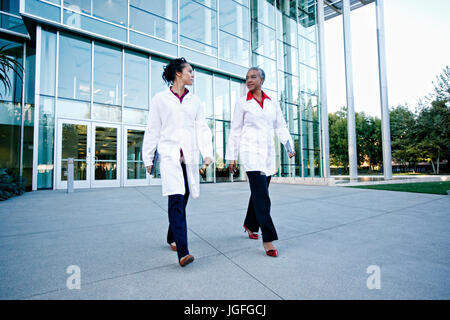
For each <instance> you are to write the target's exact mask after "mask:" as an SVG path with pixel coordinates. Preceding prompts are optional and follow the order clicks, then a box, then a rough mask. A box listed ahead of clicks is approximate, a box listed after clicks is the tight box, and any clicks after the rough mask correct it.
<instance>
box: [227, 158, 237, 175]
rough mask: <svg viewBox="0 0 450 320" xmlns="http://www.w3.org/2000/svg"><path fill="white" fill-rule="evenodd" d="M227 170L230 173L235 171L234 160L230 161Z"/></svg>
mask: <svg viewBox="0 0 450 320" xmlns="http://www.w3.org/2000/svg"><path fill="white" fill-rule="evenodd" d="M228 170H230V172H231V173H234V172H235V171H236V160H232V161H230V164H229V166H228Z"/></svg>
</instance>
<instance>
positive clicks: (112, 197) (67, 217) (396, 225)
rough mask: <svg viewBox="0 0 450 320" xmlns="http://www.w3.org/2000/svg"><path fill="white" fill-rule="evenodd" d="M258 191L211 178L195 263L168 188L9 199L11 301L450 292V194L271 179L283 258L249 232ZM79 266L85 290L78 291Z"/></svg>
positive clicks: (2, 250) (2, 220) (3, 208)
mask: <svg viewBox="0 0 450 320" xmlns="http://www.w3.org/2000/svg"><path fill="white" fill-rule="evenodd" d="M249 194H250V192H249V187H248V184H247V183H246V182H236V183H232V184H231V183H218V184H202V185H201V195H200V198H198V199H195V200H193V199H190V200H189V205H188V209H187V210H188V228H189V231H188V237H189V249H190V252H191V253H192V254H193V255H194V256H195V261H194V262H193V263H191V264H190V265H188V266H186V267H185V268H181V267H180V266H179V265H178V263H177V257H176V253H175V252H173V251H171V250H170V248H169V246H168V245H167V244H166V242H165V239H166V232H167V226H168V218H167V198H165V197H162V196H161V187H159V186H150V187H129V188H107V189H90V190H75V192H74V193H72V194H66V193H64V192H62V191H37V192H31V193H27V194H25V195H23V196H20V197H15V198H12V199H10V200H8V201H4V202H0V299H250V300H253V299H450V280H449V279H450V232H449V231H450V197H448V196H439V195H429V194H418V193H402V192H392V191H379V190H364V189H352V188H337V187H326V186H302V185H287V184H271V186H270V194H271V200H272V218H273V220H274V223H275V226H276V227H277V231H278V236H279V238H280V240H279V241H276V242H274V244H275V246H276V247H277V249H278V250H279V253H280V255H279V257H278V258H271V257H267V256H266V255H265V253H264V251H263V248H262V243H261V240H258V241H255V240H250V239H248V237H247V236H246V234H245V233H244V232H243V229H242V223H243V219H244V216H245V211H246V206H247V204H248V197H249ZM72 265H75V266H77V267H79V270H80V289H73V290H69V289H68V288H67V282H68V279H69V277H71V274H68V273H66V270H67V268H68V267H69V266H72ZM370 266H372V267H370ZM373 266H374V267H373ZM368 268H369V269H368ZM374 270H375V271H374ZM368 271H369V273H368ZM70 279H72V278H70ZM70 279H69V280H70ZM69 282H70V281H69ZM368 283H369V287H371V284H372V285H374V284H375V285H376V284H379V285H380V289H376V288H375V289H369V288H368Z"/></svg>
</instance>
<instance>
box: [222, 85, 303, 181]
mask: <svg viewBox="0 0 450 320" xmlns="http://www.w3.org/2000/svg"><path fill="white" fill-rule="evenodd" d="M275 136H276V137H277V138H278V140H279V141H280V142H281V143H283V144H286V142H287V141H289V142H290V144H291V146H294V142H293V140H292V137H291V135H290V133H289V130H288V129H287V126H286V121H285V120H284V116H283V113H282V111H281V108H280V106H279V104H278V103H277V102H276V100H274V99H272V98H270V97H269V96H268V95H266V94H265V93H264V92H262V99H261V101H257V100H256V99H255V97H254V96H253V95H252V94H251V92H248V93H247V95H245V96H243V97H241V98H240V99H238V100H237V101H236V105H235V107H234V113H233V119H232V121H231V128H230V134H229V137H228V142H227V147H226V155H225V159H226V160H237V159H238V158H239V159H240V163H241V164H242V165H243V167H244V170H245V171H261V172H262V173H264V174H266V175H267V176H270V175H274V174H275V173H276V172H277V166H276V149H275V139H274V137H275Z"/></svg>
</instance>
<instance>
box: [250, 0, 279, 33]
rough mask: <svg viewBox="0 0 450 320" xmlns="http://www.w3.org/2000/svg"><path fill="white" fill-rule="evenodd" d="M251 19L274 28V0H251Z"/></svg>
mask: <svg viewBox="0 0 450 320" xmlns="http://www.w3.org/2000/svg"><path fill="white" fill-rule="evenodd" d="M251 8H252V19H255V20H256V21H257V22H259V23H263V24H265V25H266V26H269V27H271V28H273V29H274V30H275V8H274V0H252V6H251Z"/></svg>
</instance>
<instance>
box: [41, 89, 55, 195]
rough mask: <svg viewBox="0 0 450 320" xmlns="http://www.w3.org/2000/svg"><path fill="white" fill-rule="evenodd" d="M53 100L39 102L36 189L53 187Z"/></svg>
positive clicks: (46, 99) (45, 99) (47, 99)
mask: <svg viewBox="0 0 450 320" xmlns="http://www.w3.org/2000/svg"><path fill="white" fill-rule="evenodd" d="M54 104H55V101H54V98H48V97H44V96H41V97H40V100H39V143H38V167H37V169H38V177H37V187H38V189H47V188H52V187H53V148H54V134H53V133H54V129H55V106H54Z"/></svg>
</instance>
